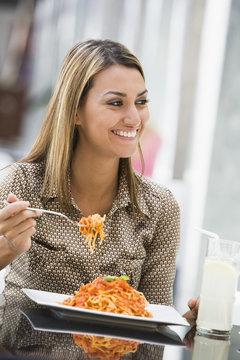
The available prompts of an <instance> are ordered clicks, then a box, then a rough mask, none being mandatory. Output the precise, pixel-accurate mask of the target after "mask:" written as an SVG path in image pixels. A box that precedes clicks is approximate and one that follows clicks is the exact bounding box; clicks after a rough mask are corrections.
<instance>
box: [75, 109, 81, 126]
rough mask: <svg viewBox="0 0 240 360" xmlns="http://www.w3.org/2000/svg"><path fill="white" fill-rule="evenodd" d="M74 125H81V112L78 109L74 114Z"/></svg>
mask: <svg viewBox="0 0 240 360" xmlns="http://www.w3.org/2000/svg"><path fill="white" fill-rule="evenodd" d="M75 124H76V125H81V110H80V109H78V111H77V113H76V119H75Z"/></svg>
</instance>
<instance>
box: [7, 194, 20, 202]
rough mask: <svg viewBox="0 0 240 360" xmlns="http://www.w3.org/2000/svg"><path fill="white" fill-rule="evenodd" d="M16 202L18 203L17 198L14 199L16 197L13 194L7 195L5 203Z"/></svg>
mask: <svg viewBox="0 0 240 360" xmlns="http://www.w3.org/2000/svg"><path fill="white" fill-rule="evenodd" d="M16 201H18V198H17V197H16V195H14V194H9V195H8V197H7V202H9V203H13V202H16Z"/></svg>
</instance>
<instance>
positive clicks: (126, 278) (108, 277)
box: [103, 275, 130, 282]
mask: <svg viewBox="0 0 240 360" xmlns="http://www.w3.org/2000/svg"><path fill="white" fill-rule="evenodd" d="M116 279H121V280H126V281H128V280H130V277H129V276H126V275H122V276H106V277H105V278H104V279H103V280H104V281H108V282H111V281H115V280H116Z"/></svg>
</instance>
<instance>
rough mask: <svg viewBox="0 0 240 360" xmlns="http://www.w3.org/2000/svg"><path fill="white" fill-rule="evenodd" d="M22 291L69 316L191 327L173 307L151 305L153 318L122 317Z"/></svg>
mask: <svg viewBox="0 0 240 360" xmlns="http://www.w3.org/2000/svg"><path fill="white" fill-rule="evenodd" d="M22 291H23V292H24V293H25V294H26V295H27V296H28V297H29V298H30V299H31V300H33V301H34V302H35V303H37V304H39V305H44V306H48V307H51V308H54V310H55V311H57V310H59V311H60V313H62V312H63V311H65V312H67V313H68V314H70V313H71V314H72V316H77V315H81V314H84V315H85V316H86V315H87V314H89V316H91V315H97V316H98V317H99V316H100V317H103V319H105V320H107V319H108V318H109V319H110V318H112V319H115V321H117V320H118V319H119V320H121V322H122V321H123V319H125V320H126V323H127V322H128V321H132V320H134V322H135V323H137V322H139V325H140V326H141V325H143V324H145V325H146V326H148V324H149V325H150V324H158V325H162V324H165V325H184V326H189V323H188V322H187V321H186V319H184V318H183V317H182V316H181V315H180V314H179V313H178V312H177V311H176V310H175V309H174V308H173V307H171V306H164V305H156V304H149V306H148V307H147V310H148V311H150V312H151V313H152V315H153V317H152V318H146V317H140V316H129V315H121V314H113V313H109V312H103V311H97V310H88V309H81V308H77V307H72V306H67V305H62V304H59V302H63V301H64V300H65V299H67V298H69V297H70V296H69V295H66V294H57V293H52V292H48V291H40V290H33V289H22Z"/></svg>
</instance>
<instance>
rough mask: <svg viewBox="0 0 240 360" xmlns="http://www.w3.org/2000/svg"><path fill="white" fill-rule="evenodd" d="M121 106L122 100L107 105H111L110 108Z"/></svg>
mask: <svg viewBox="0 0 240 360" xmlns="http://www.w3.org/2000/svg"><path fill="white" fill-rule="evenodd" d="M122 104H123V102H122V100H114V101H109V102H108V105H112V106H121V105H122Z"/></svg>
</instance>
